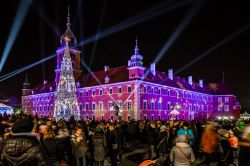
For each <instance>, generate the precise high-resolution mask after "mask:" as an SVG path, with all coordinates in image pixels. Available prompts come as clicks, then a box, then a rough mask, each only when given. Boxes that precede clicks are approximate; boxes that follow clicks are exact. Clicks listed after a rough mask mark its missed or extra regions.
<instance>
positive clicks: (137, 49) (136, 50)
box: [135, 37, 139, 55]
mask: <svg viewBox="0 0 250 166" xmlns="http://www.w3.org/2000/svg"><path fill="white" fill-rule="evenodd" d="M138 53H139V48H138V39H137V37H136V38H135V55H137V54H138Z"/></svg>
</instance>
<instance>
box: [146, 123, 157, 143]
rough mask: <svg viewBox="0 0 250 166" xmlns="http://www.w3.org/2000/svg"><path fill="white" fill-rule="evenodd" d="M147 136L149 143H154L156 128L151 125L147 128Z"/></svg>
mask: <svg viewBox="0 0 250 166" xmlns="http://www.w3.org/2000/svg"><path fill="white" fill-rule="evenodd" d="M147 138H148V144H149V145H155V144H156V128H152V127H151V126H149V127H148V128H147Z"/></svg>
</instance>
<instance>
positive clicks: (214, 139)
mask: <svg viewBox="0 0 250 166" xmlns="http://www.w3.org/2000/svg"><path fill="white" fill-rule="evenodd" d="M218 142H219V136H218V132H217V129H216V127H215V125H213V124H211V123H209V124H207V125H206V127H205V130H204V132H203V133H202V136H201V142H200V150H201V151H202V152H203V154H204V156H205V161H204V163H205V164H206V165H208V166H209V164H210V163H211V162H218V161H219V158H218V156H219V155H218V152H217V149H218Z"/></svg>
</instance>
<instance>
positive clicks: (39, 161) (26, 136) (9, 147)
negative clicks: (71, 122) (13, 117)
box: [1, 118, 50, 166]
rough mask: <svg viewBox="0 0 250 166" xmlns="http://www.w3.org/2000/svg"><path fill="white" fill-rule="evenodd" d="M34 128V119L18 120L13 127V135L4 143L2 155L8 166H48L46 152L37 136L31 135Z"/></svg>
mask: <svg viewBox="0 0 250 166" xmlns="http://www.w3.org/2000/svg"><path fill="white" fill-rule="evenodd" d="M33 127H34V123H33V121H32V119H30V118H25V119H20V120H17V121H16V123H15V124H14V125H13V127H12V133H13V134H12V135H11V136H10V137H9V138H8V139H6V140H5V141H4V145H3V151H2V154H1V158H2V162H3V163H4V165H6V166H10V165H15V166H22V165H25V166H47V165H50V164H49V162H48V158H47V155H46V153H45V150H44V148H43V146H42V144H41V142H40V140H39V139H38V137H37V135H36V134H34V133H31V131H32V129H33Z"/></svg>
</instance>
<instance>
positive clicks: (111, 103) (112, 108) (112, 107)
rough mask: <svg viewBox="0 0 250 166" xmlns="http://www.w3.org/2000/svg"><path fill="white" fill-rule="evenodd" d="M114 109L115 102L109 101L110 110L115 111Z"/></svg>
mask: <svg viewBox="0 0 250 166" xmlns="http://www.w3.org/2000/svg"><path fill="white" fill-rule="evenodd" d="M113 110H114V106H113V102H112V101H110V102H109V111H113Z"/></svg>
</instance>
